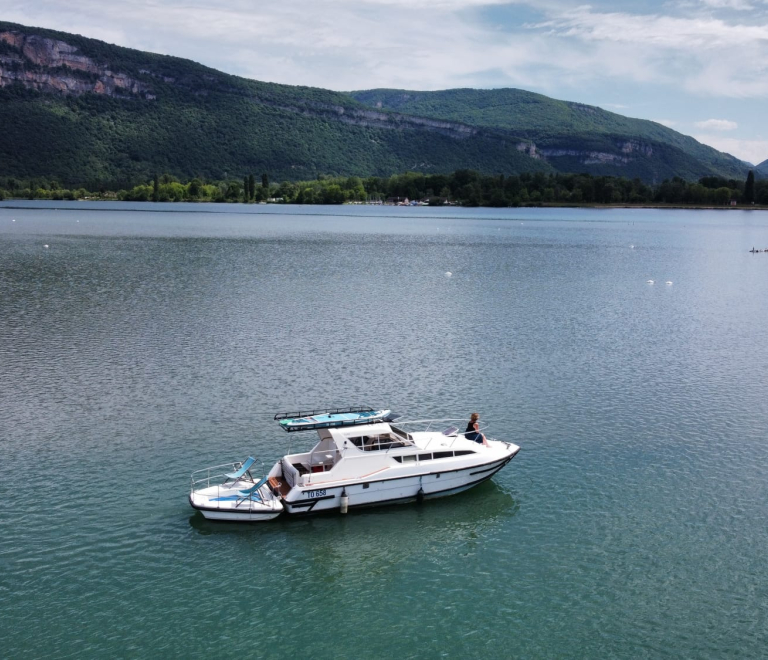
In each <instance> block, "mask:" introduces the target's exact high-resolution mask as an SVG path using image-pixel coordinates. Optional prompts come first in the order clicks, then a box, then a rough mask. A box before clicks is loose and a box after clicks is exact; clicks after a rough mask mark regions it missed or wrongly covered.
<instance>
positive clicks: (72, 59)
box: [0, 30, 154, 100]
mask: <svg viewBox="0 0 768 660" xmlns="http://www.w3.org/2000/svg"><path fill="white" fill-rule="evenodd" d="M0 42H1V43H4V44H6V45H7V46H9V47H10V48H6V49H4V52H0V87H5V86H6V85H12V84H14V83H20V84H22V85H24V86H25V87H28V88H30V89H37V90H39V91H42V92H54V93H59V94H72V95H80V94H85V93H88V92H91V93H94V94H105V95H106V96H115V97H136V96H141V97H143V98H145V99H150V100H151V99H153V98H154V95H153V94H152V93H151V90H150V88H149V86H147V85H146V84H144V83H142V82H140V81H138V80H135V79H134V78H131V77H130V76H128V75H126V74H124V73H117V72H114V71H111V70H110V69H109V68H107V67H105V66H99V65H98V64H96V63H95V62H94V61H93V60H92V59H90V58H89V57H86V56H85V55H82V54H80V53H78V50H77V48H75V47H74V46H72V45H70V44H68V43H66V42H64V41H57V40H55V39H47V38H45V37H41V36H38V35H35V34H24V33H22V32H18V31H16V30H6V31H2V32H0Z"/></svg>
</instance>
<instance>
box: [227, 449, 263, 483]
mask: <svg viewBox="0 0 768 660" xmlns="http://www.w3.org/2000/svg"><path fill="white" fill-rule="evenodd" d="M255 462H256V459H255V458H254V457H253V456H249V457H248V458H247V459H246V461H245V462H244V463H243V464H242V465H241V466H240V469H239V470H237V471H236V472H230V473H228V474H225V475H224V476H225V477H226V479H225V480H224V484H226V483H227V481H229V480H230V479H232V483H233V484H235V483H237V482H238V481H240V479H243V476H244V475H248V476H247V477H246V478H245V479H243V481H251V482H252V481H253V477H252V476H251V473H250V472H248V470H250V469H251V466H252V465H253V464H254V463H255ZM224 484H222V486H223V485H224Z"/></svg>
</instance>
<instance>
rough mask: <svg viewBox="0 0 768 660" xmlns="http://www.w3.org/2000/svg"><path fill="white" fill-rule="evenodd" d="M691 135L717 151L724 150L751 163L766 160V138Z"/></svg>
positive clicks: (767, 150)
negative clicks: (745, 138) (751, 138)
mask: <svg viewBox="0 0 768 660" xmlns="http://www.w3.org/2000/svg"><path fill="white" fill-rule="evenodd" d="M693 137H694V138H695V139H696V140H698V141H699V142H702V143H703V144H708V145H709V146H710V147H714V148H715V149H717V150H718V151H724V152H725V153H728V154H731V155H732V156H736V158H740V159H741V160H744V161H746V162H748V163H752V164H753V165H758V164H760V163H762V162H763V161H764V160H768V140H739V139H737V138H726V137H722V136H721V135H709V134H702V135H694V136H693Z"/></svg>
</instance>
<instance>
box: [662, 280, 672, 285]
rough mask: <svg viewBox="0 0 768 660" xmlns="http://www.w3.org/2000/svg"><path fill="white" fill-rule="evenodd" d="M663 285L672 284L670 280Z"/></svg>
mask: <svg viewBox="0 0 768 660" xmlns="http://www.w3.org/2000/svg"><path fill="white" fill-rule="evenodd" d="M664 284H672V280H667V281H666V282H664Z"/></svg>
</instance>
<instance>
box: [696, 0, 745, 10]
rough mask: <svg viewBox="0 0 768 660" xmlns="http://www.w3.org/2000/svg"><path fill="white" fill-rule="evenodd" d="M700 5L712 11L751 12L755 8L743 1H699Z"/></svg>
mask: <svg viewBox="0 0 768 660" xmlns="http://www.w3.org/2000/svg"><path fill="white" fill-rule="evenodd" d="M701 4H703V5H705V6H707V7H712V8H713V9H735V10H737V11H751V10H753V9H754V8H755V7H754V5H752V3H750V2H745V1H744V0H701Z"/></svg>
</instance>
